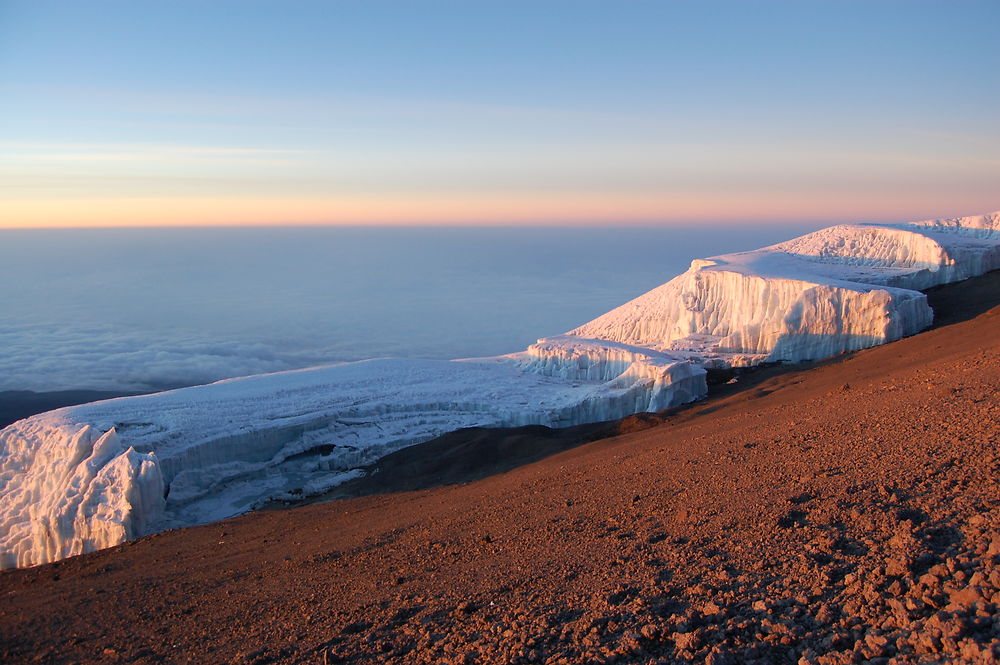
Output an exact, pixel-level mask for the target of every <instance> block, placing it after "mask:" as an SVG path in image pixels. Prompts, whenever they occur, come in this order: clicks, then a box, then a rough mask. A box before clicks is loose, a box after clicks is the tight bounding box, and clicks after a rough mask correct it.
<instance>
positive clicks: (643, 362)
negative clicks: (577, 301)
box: [0, 213, 1000, 567]
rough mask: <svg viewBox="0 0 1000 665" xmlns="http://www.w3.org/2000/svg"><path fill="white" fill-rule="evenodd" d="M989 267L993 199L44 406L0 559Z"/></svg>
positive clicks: (759, 347) (607, 386)
mask: <svg viewBox="0 0 1000 665" xmlns="http://www.w3.org/2000/svg"><path fill="white" fill-rule="evenodd" d="M997 268H1000V213H994V214H992V215H985V216H981V217H965V218H960V219H949V220H933V221H927V222H915V223H909V224H898V225H841V226H834V227H830V228H828V229H824V230H821V231H817V232H815V233H811V234H808V235H805V236H802V237H800V238H796V239H794V240H789V241H787V242H784V243H780V244H777V245H773V246H771V247H765V248H763V249H758V250H754V251H750V252H743V253H737V254H727V255H723V256H717V257H713V258H710V259H699V260H696V261H694V262H693V263H692V265H691V268H690V269H689V270H688V271H687V272H685V273H684V274H682V275H680V276H678V277H676V278H674V279H673V280H671V281H669V282H667V283H666V284H664V285H662V286H660V287H657V288H655V289H653V290H652V291H650V292H648V293H646V294H644V295H642V296H640V297H638V298H636V299H635V300H633V301H631V302H628V303H626V304H624V305H622V306H621V307H618V308H616V309H614V310H612V311H610V312H608V313H607V314H604V315H603V316H601V317H598V318H597V319H595V320H593V321H591V322H589V323H586V324H584V325H582V326H580V327H579V328H576V329H574V330H572V331H570V332H568V333H566V334H565V335H560V336H557V337H550V338H545V339H540V340H538V342H537V343H536V344H533V345H531V346H530V347H528V349H526V350H525V351H523V352H520V353H515V354H511V355H508V356H501V357H496V358H478V359H467V360H460V361H433V360H411V359H382V360H369V361H363V362H357V363H346V364H341V365H333V366H328V367H320V368H312V369H307V370H299V371H294V372H282V373H277V374H268V375H259V376H251V377H245V378H241V379H232V380H228V381H221V382H218V383H214V384H210V385H206V386H197V387H192V388H185V389H181V390H174V391H169V392H164V393H158V394H155V395H146V396H142V397H132V398H122V399H115V400H108V401H104V402H95V403H92V404H86V405H82V406H77V407H70V408H65V409H59V410H56V411H51V412H49V413H45V414H40V415H38V416H34V417H31V418H27V419H25V420H21V421H19V422H17V423H14V424H12V425H10V426H9V427H7V428H5V429H3V430H2V431H0V567H15V566H28V565H34V564H39V563H44V562H48V561H54V560H57V559H60V558H63V557H66V556H71V555H73V554H79V553H81V552H88V551H92V550H96V549H100V548H103V547H109V546H112V545H115V544H117V543H121V542H123V541H125V540H128V539H130V538H135V537H138V536H141V535H144V534H147V533H152V532H155V531H158V530H162V529H165V528H170V527H175V526H186V525H193V524H200V523H204V522H208V521H212V520H216V519H221V518H224V517H229V516H232V515H236V514H239V513H241V512H245V511H247V510H250V509H252V508H253V507H254V506H256V505H259V504H260V503H262V502H264V501H267V500H269V499H276V498H292V497H300V496H305V495H309V494H316V493H319V492H322V491H324V490H326V489H328V488H330V487H333V486H335V485H337V484H339V483H342V482H344V481H345V480H346V479H348V478H351V477H353V476H356V475H359V474H360V473H362V472H361V471H360V470H359V468H360V467H362V466H364V465H367V464H370V463H373V462H376V461H377V460H378V459H379V458H380V457H382V456H384V455H385V454H387V453H389V452H392V451H394V450H398V449H400V448H402V447H405V446H409V445H413V444H416V443H420V442H422V441H426V440H429V439H431V438H433V437H435V436H438V435H440V434H443V433H446V432H449V431H453V430H455V429H459V428H462V427H470V426H513V425H526V424H543V425H549V426H554V427H559V426H567V425H572V424H577V423H583V422H594V421H599V420H609V419H614V418H620V417H624V416H626V415H629V414H632V413H637V412H641V411H658V410H662V409H664V408H668V407H670V406H673V405H676V404H681V403H684V402H689V401H692V400H695V399H698V398H700V397H702V396H704V395H705V392H706V384H705V369H704V368H705V367H718V366H741V365H749V364H754V363H760V362H765V361H781V360H785V361H798V360H806V359H819V358H824V357H828V356H831V355H834V354H837V353H840V352H843V351H850V350H856V349H861V348H865V347H870V346H874V345H877V344H882V343H885V342H889V341H893V340H896V339H899V338H900V337H903V336H905V335H910V334H913V333H915V332H918V331H919V330H921V329H923V328H924V327H926V326H927V325H928V324H929V323H930V322H931V319H932V312H931V310H930V308H929V307H928V305H927V299H926V297H925V296H924V295H923V294H922V293H920V292H919V291H918V290H917V289H924V288H927V287H930V286H934V285H937V284H944V283H947V282H952V281H956V280H961V279H965V278H967V277H970V276H972V275H977V274H981V273H983V272H986V271H989V270H993V269H997Z"/></svg>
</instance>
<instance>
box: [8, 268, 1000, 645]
mask: <svg viewBox="0 0 1000 665" xmlns="http://www.w3.org/2000/svg"><path fill="white" fill-rule="evenodd" d="M930 295H931V298H932V302H933V303H934V304H935V306H936V311H937V312H938V321H939V324H938V326H937V327H936V328H935V329H933V330H931V331H929V332H926V333H923V334H920V335H917V336H915V337H912V338H909V339H906V340H903V341H900V342H897V343H894V344H891V345H888V346H885V347H881V348H878V349H871V350H868V351H864V352H860V353H857V354H853V355H852V356H849V357H848V356H845V357H842V358H841V359H838V360H837V361H835V362H828V363H823V364H821V365H819V366H816V367H813V368H810V369H808V370H791V371H789V370H787V369H782V368H771V369H766V370H762V371H760V372H755V373H752V374H747V375H744V376H741V378H740V381H739V382H738V383H737V384H736V385H735V386H724V387H723V389H722V390H720V391H719V394H718V395H717V396H716V397H714V398H712V399H710V400H709V401H707V402H703V403H700V404H698V405H695V406H693V407H689V408H684V409H677V410H675V411H673V412H671V413H668V414H663V415H650V416H642V417H633V418H630V419H626V420H625V421H622V422H621V423H615V424H601V425H597V426H591V427H590V428H577V429H574V430H565V431H558V432H554V431H552V430H547V429H545V428H521V429H518V430H506V431H488V430H467V431H463V432H459V433H455V434H452V435H449V436H448V437H443V438H442V439H441V440H438V441H435V442H431V443H429V444H425V445H424V446H421V447H417V448H414V449H410V450H409V451H401V453H399V454H397V455H396V456H395V457H393V458H392V459H389V460H385V461H384V462H383V463H382V464H381V465H380V468H382V469H383V472H382V473H381V474H376V475H375V476H373V477H372V478H371V479H370V480H368V481H365V483H359V484H357V485H356V486H354V487H353V488H349V491H351V492H353V493H355V494H362V495H364V494H367V496H360V497H358V498H353V499H347V500H341V501H335V502H331V503H322V504H315V505H308V506H303V507H299V508H296V509H293V510H281V511H278V510H272V511H264V512H259V513H254V514H251V515H246V516H243V517H239V518H235V519H232V520H227V521H225V522H220V523H216V524H211V525H206V526H201V527H195V528H191V529H184V530H178V531H172V532H167V533H162V534H157V535H153V536H149V537H146V538H142V539H140V540H138V541H134V542H131V543H127V544H125V545H122V546H119V547H116V548H112V549H110V550H105V551H103V552H97V553H94V554H89V555H84V556H81V557H74V558H72V559H67V560H65V561H62V562H58V563H55V564H50V565H46V566H39V567H36V568H31V569H26V570H18V571H9V572H5V573H3V574H0V660H2V661H3V662H5V663H21V662H43V663H69V662H80V663H96V662H106V663H115V662H123V663H124V662H139V663H157V662H194V663H229V662H232V663H247V664H259V665H262V664H264V663H315V664H319V663H336V662H352V663H354V662H356V663H383V662H386V663H606V662H628V663H708V664H709V665H720V664H725V663H729V664H736V663H804V664H810V663H817V664H818V663H823V664H829V663H879V664H881V663H941V662H969V663H984V664H985V663H995V662H998V660H1000V615H998V611H997V610H998V608H1000V426H998V419H1000V398H998V394H1000V337H998V334H997V333H998V331H1000V307H997V305H998V304H1000V274H997V273H993V274H991V275H987V276H985V277H983V278H978V279H976V280H970V281H968V282H965V283H963V284H960V285H956V286H952V287H946V288H942V289H938V290H935V291H934V292H933V293H931V294H930ZM618 431H621V432H622V433H621V434H618V435H616V436H611V437H610V438H603V439H600V440H597V441H592V442H590V443H585V444H583V445H576V444H580V443H581V441H585V440H588V439H592V438H595V437H600V436H603V435H608V434H613V433H614V432H618ZM571 446H575V447H571ZM567 448H569V449H567ZM560 451H561V452H560ZM546 455H548V456H546ZM525 462H530V463H525ZM518 464H520V466H518ZM474 478H479V479H478V480H475V481H474V482H465V481H468V480H470V479H474ZM441 482H454V483H457V484H452V485H447V486H440V483H441ZM415 488H416V489H415ZM400 489H409V490H411V491H403V492H395V493H385V492H388V491H390V490H400ZM373 492H376V493H374V494H373ZM379 492H380V493H379Z"/></svg>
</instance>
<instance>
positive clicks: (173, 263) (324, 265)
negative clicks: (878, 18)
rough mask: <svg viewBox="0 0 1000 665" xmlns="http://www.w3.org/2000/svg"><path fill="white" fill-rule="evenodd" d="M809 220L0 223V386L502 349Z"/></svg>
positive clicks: (199, 375)
mask: <svg viewBox="0 0 1000 665" xmlns="http://www.w3.org/2000/svg"><path fill="white" fill-rule="evenodd" d="M812 228H815V227H809V228H802V229H789V228H787V227H784V228H782V227H770V228H763V229H761V228H753V229H751V228H746V229H725V230H723V231H720V230H719V229H717V228H710V227H709V228H704V229H681V230H677V229H658V230H650V229H555V228H551V229H495V228H494V229H426V228H425V229H359V228H346V229H345V228H311V229H310V228H291V229H118V230H112V229H104V230H95V229H91V230H65V229H63V230H35V231H0V284H2V285H3V288H2V289H0V390H36V391H47V390H65V389H84V388H86V389H98V390H115V391H123V392H126V391H148V390H161V389H165V388H170V387H177V386H182V385H192V384H198V383H206V382H211V381H216V380H219V379H224V378H229V377H234V376H243V375H247V374H257V373H262V372H274V371H280V370H286V369H295V368H300V367H308V366H314V365H320V364H328V363H334V362H343V361H350V360H359V359H363V358H370V357H384V356H407V357H429V358H460V357H470V356H485V355H497V354H502V353H510V352H513V351H518V350H520V349H523V348H524V347H525V346H527V345H528V344H530V343H532V342H533V341H534V340H535V339H536V338H538V337H541V336H545V335H552V334H558V333H560V332H563V331H565V330H568V329H570V328H572V327H575V326H577V325H579V324H581V323H583V322H585V321H587V320H589V319H591V318H593V317H594V316H597V315H599V314H601V313H603V312H604V311H607V310H608V309H610V308H612V307H615V306H617V305H619V304H621V303H622V302H625V301H626V300H628V299H630V298H632V297H635V296H637V295H639V294H641V293H642V292H644V291H646V290H648V289H649V288H652V287H654V286H656V285H658V284H660V283H662V282H664V281H666V280H668V279H670V278H671V277H673V276H674V275H676V274H678V273H680V272H682V271H683V270H685V269H686V268H687V266H688V264H689V262H690V260H691V258H694V257H698V256H706V255H711V254H718V253H721V252H725V251H732V250H740V249H750V248H755V247H759V246H761V245H763V244H768V243H771V242H777V241H779V240H783V239H786V238H789V237H792V236H794V235H798V234H799V233H802V232H805V231H808V230H811V229H812Z"/></svg>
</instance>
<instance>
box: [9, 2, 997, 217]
mask: <svg viewBox="0 0 1000 665" xmlns="http://www.w3.org/2000/svg"><path fill="white" fill-rule="evenodd" d="M998 28H1000V3H998V2H995V1H989V2H949V3H942V2H916V1H908V2H879V1H869V2H810V1H799V2H780V3H777V2H749V1H744V2H730V3H723V2H710V1H709V2H698V3H695V2H580V1H574V2H514V1H507V2H420V1H419V0H413V1H410V2H378V1H374V2H373V1H371V0H368V1H364V2H296V1H286V2H248V1H242V2H232V1H222V0H216V1H213V2H208V1H203V2H184V1H174V2H101V1H98V0H95V1H92V2H66V1H63V2H54V1H47V0H31V1H11V0H6V1H5V0H0V226H50V225H57V226H61V225H66V226H73V225H103V224H110V225H143V224H202V223H205V224H280V223H290V224H302V223H307V224H317V223H360V224H373V223H423V224H426V223H444V224H461V223H469V224H475V223H493V224H495V223H501V224H526V223H567V224H573V223H580V224H607V223H629V224H633V223H642V224H673V223H689V222H737V221H747V222H762V221H776V222H783V221H808V220H829V221H853V220H863V219H870V220H891V219H906V218H915V217H934V216H954V215H962V214H973V213H980V212H986V211H987V210H995V209H998V208H1000V186H998V183H1000V121H998V117H1000V113H998V112H997V109H998V108H1000V51H998V49H996V46H995V36H996V34H997V29H998Z"/></svg>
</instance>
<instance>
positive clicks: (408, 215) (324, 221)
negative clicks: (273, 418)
mask: <svg viewBox="0 0 1000 665" xmlns="http://www.w3.org/2000/svg"><path fill="white" fill-rule="evenodd" d="M948 203H949V202H947V201H941V200H940V199H938V198H936V197H933V196H930V195H928V196H925V197H921V196H920V195H915V196H910V197H906V199H905V201H904V202H903V203H900V202H898V201H887V200H886V199H885V197H875V196H872V197H870V198H868V197H857V196H854V197H850V198H847V197H843V196H838V195H837V193H835V192H833V193H829V194H825V195H824V194H816V193H812V192H802V193H790V194H787V195H782V196H781V197H779V198H775V197H774V196H773V194H772V195H769V196H765V195H755V194H753V193H747V192H738V193H734V194H732V195H730V196H726V197H713V198H708V197H705V196H704V195H701V196H688V197H682V196H669V195H662V196H652V195H640V196H631V197H624V196H618V197H610V196H606V195H605V196H602V195H597V194H587V195H573V196H568V195H565V194H559V195H538V196H531V197H524V196H518V197H516V198H514V197H511V198H503V197H498V196H496V195H458V196H450V197H447V198H444V197H440V198H438V197H435V198H431V197H412V196H408V197H405V198H403V197H398V198H389V197H380V198H360V197H357V198H344V197H340V198H296V199H280V198H223V197H220V198H194V197H191V198H154V197H148V198H127V199H113V198H78V199H59V200H48V201H39V200H20V201H18V200H13V201H10V200H8V201H6V202H0V229H17V228H81V227H144V226H282V225H285V226H293V225H304V226H323V225H334V226H336V225H342V226H346V225H363V226H424V225H441V226H476V225H494V224H495V225H512V226H529V225H535V224H550V225H565V226H586V225H592V226H593V225H606V224H614V223H623V224H636V225H670V224H683V223H685V222H704V223H707V222H716V223H720V224H724V223H737V222H747V221H752V222H755V223H760V222H761V221H773V222H774V223H794V222H808V221H815V220H819V221H823V220H834V219H839V220H872V221H877V220H880V219H885V220H888V219H916V218H922V217H924V216H926V215H927V214H928V212H927V211H930V212H931V214H932V216H956V215H963V214H978V213H981V212H984V211H986V210H992V209H993V208H995V207H996V203H995V202H982V204H981V205H979V206H978V207H977V206H975V204H976V203H977V202H969V201H966V202H964V203H963V205H962V206H961V208H960V209H955V208H954V207H952V206H949V205H948ZM991 203H992V206H993V207H990V204H991ZM970 205H972V206H973V207H972V209H971V210H970V208H969V206H970ZM938 211H939V212H938Z"/></svg>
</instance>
